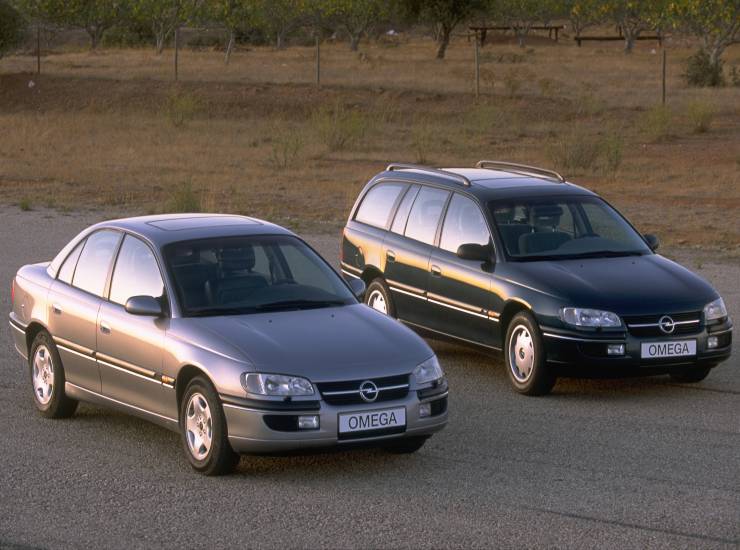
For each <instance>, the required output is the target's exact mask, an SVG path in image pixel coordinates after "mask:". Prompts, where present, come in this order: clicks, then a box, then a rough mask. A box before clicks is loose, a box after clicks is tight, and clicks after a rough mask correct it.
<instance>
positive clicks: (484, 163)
mask: <svg viewBox="0 0 740 550" xmlns="http://www.w3.org/2000/svg"><path fill="white" fill-rule="evenodd" d="M475 167H476V168H488V169H495V168H502V169H503V170H505V171H509V172H513V173H515V174H526V175H530V176H535V177H536V176H545V177H546V178H549V179H555V180H557V181H558V182H560V183H565V178H564V177H563V176H562V175H561V174H560V173H559V172H556V171H555V170H547V169H545V168H537V167H536V166H528V165H526V164H517V163H515V162H504V161H499V160H481V161H479V162H478V163H477V164H476V165H475Z"/></svg>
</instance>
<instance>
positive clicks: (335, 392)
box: [321, 384, 409, 395]
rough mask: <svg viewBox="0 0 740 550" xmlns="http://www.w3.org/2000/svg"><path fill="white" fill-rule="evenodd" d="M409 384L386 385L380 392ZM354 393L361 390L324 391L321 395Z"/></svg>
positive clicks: (402, 387) (379, 389) (401, 387)
mask: <svg viewBox="0 0 740 550" xmlns="http://www.w3.org/2000/svg"><path fill="white" fill-rule="evenodd" d="M408 387H409V385H408V384H398V385H396V386H384V387H382V388H378V392H382V391H390V390H401V389H404V388H408ZM354 393H360V390H359V389H357V390H343V391H322V392H321V395H351V394H354Z"/></svg>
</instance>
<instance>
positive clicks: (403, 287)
mask: <svg viewBox="0 0 740 550" xmlns="http://www.w3.org/2000/svg"><path fill="white" fill-rule="evenodd" d="M385 282H386V283H388V286H390V287H391V288H393V287H394V286H395V287H396V288H397V289H399V290H405V291H406V292H415V293H416V294H418V295H419V297H422V298H423V297H426V294H427V293H426V291H424V290H422V289H420V288H416V287H415V286H411V285H405V284H403V283H399V282H398V281H393V280H391V279H386V281H385Z"/></svg>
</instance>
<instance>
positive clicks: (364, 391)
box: [360, 380, 378, 403]
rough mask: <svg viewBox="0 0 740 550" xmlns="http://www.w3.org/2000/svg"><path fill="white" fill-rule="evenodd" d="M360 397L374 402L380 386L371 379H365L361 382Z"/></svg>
mask: <svg viewBox="0 0 740 550" xmlns="http://www.w3.org/2000/svg"><path fill="white" fill-rule="evenodd" d="M360 397H362V400H363V401H366V402H367V403H372V402H373V401H375V400H376V399H377V398H378V386H376V385H375V383H374V382H371V381H370V380H365V381H364V382H363V383H362V384H360Z"/></svg>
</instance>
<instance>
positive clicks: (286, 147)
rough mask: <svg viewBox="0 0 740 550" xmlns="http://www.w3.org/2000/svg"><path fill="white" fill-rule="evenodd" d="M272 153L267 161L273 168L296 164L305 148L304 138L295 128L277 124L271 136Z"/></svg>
mask: <svg viewBox="0 0 740 550" xmlns="http://www.w3.org/2000/svg"><path fill="white" fill-rule="evenodd" d="M269 141H270V146H271V148H270V154H269V155H268V157H267V162H268V164H269V165H270V166H272V167H273V168H278V169H284V168H287V167H288V166H290V165H292V164H295V161H296V160H297V159H298V158H299V156H300V154H301V151H302V150H303V145H304V139H303V135H302V134H301V132H298V131H296V130H295V128H287V127H284V126H275V127H273V129H272V132H271V137H270V140H269Z"/></svg>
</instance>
